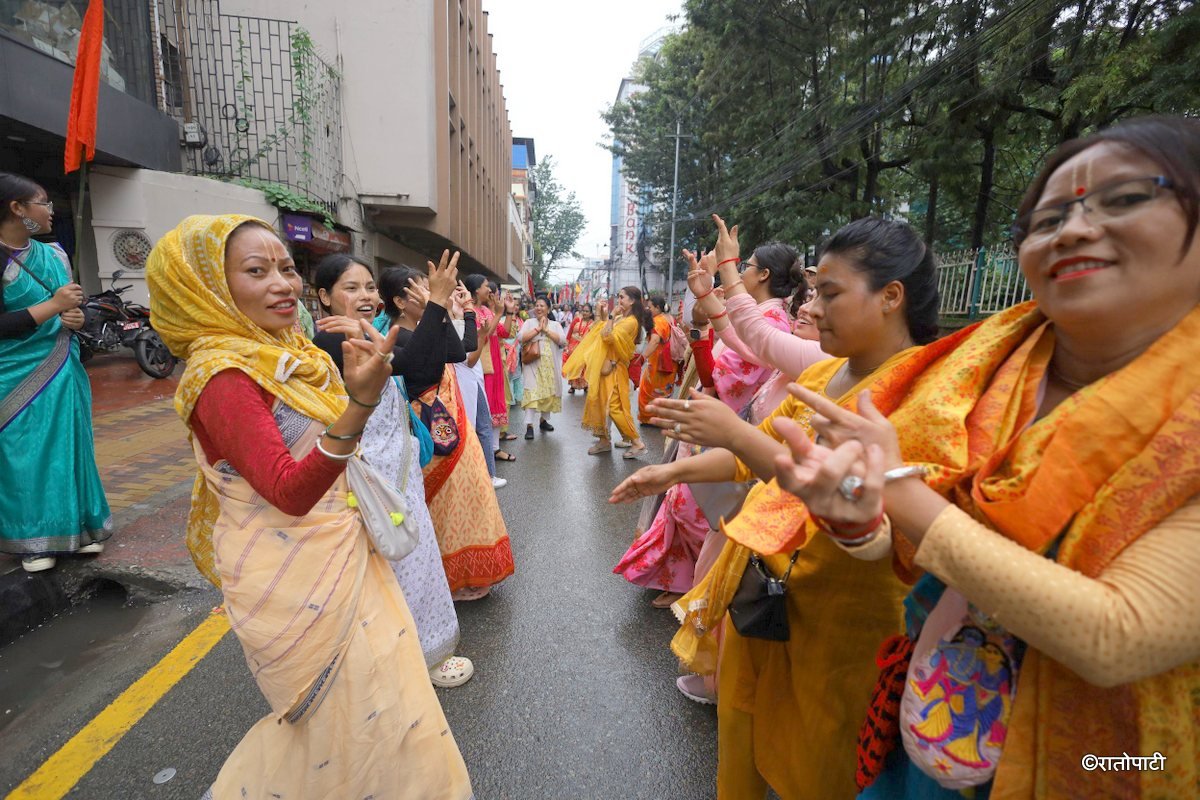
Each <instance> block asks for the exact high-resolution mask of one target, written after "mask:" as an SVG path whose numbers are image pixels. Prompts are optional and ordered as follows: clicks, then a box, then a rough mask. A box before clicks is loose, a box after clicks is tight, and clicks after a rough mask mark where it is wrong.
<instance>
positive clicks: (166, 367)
mask: <svg viewBox="0 0 1200 800" xmlns="http://www.w3.org/2000/svg"><path fill="white" fill-rule="evenodd" d="M133 357H134V358H136V359H137V364H138V366H139V367H141V368H142V372H144V373H146V374H147V375H149V376H150V377H151V378H165V377H167V376H168V375H170V374H171V372H172V371H173V370H174V369H175V365H176V364H177V363H178V362H179V359H177V358H175V356H173V355H171V351H170V350H168V349H167V346H166V345H165V344H163V340H162V339H160V338H159V336H158V334H157V333H155V332H154V331H147V332H146V333H144V334H142V335H141V336H139V337H138V340H137V341H136V342H134V343H133Z"/></svg>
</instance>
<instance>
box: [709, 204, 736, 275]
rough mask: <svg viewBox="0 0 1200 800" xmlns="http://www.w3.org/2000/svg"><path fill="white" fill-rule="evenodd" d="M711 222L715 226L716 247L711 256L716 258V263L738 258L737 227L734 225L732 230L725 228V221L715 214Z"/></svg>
mask: <svg viewBox="0 0 1200 800" xmlns="http://www.w3.org/2000/svg"><path fill="white" fill-rule="evenodd" d="M713 222H715V223H716V224H717V246H716V247H714V248H713V256H714V258H716V260H717V263H718V264H719V263H721V262H722V261H728V260H729V259H731V258H733V259H736V258H739V257H740V255H739V254H740V250H739V248H738V226H737V225H734V226H733V227H732V228H726V227H725V220H723V219H721V218H720V217H719V216H717V215H716V214H713Z"/></svg>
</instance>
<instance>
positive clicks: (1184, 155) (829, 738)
mask: <svg viewBox="0 0 1200 800" xmlns="http://www.w3.org/2000/svg"><path fill="white" fill-rule="evenodd" d="M717 224H718V241H717V245H716V248H715V253H714V254H713V255H712V256H711V257H708V258H701V259H699V260H697V262H696V264H695V265H694V268H693V270H692V271H691V273H690V275H689V286H690V289H691V294H692V295H694V297H695V299H696V303H695V305H696V310H694V311H692V320H693V324H694V325H696V326H697V327H696V332H697V333H698V334H699V337H697V336H695V335H694V336H693V340H694V341H702V340H703V338H704V337H705V336H706V335H707V332H706V330H705V328H704V326H703V325H702V323H703V321H704V319H705V318H708V319H709V320H711V321H712V322H713V325H714V326H716V324H717V322H718V320H719V321H721V322H722V326H723V327H724V326H728V327H730V328H732V329H733V331H734V335H735V336H736V337H737V338H738V339H740V340H741V341H742V344H744V345H745V344H747V343H749V346H748V347H747V349H746V351H745V352H744V353H743V352H742V351H740V350H739V349H738V348H737V346H736V345H735V344H733V343H732V340H722V341H723V343H724V345H725V348H727V349H726V350H725V353H729V352H731V351H732V352H735V353H740V354H741V355H742V357H743V358H745V359H746V361H747V363H752V364H757V365H761V366H762V367H763V368H764V369H765V370H766V371H767V372H770V373H772V374H771V375H768V376H767V377H766V378H765V379H764V380H761V381H757V380H751V381H749V382H747V381H745V380H743V381H740V382H739V383H749V384H751V385H749V386H747V387H746V388H745V389H744V390H743V389H742V387H740V386H738V387H737V389H738V390H739V391H736V392H733V393H723V392H722V391H721V386H720V382H719V381H713V382H711V384H712V386H713V388H712V389H706V390H705V392H697V391H694V390H689V391H686V392H685V393H682V394H680V395H679V396H677V397H675V398H671V399H658V400H654V401H652V402H651V404H650V406H649V412H650V415H651V419H652V421H653V422H654V423H655V424H656V425H659V426H661V427H663V428H664V429H665V431H666V435H667V436H668V437H670V438H672V439H674V440H676V441H677V442H678V443H679V445H678V446H679V451H684V449H685V446H686V447H687V448H688V451H687V455H686V457H680V456H679V454H678V453H676V455H675V457H674V458H673V459H671V460H668V461H666V462H664V463H662V464H658V465H653V466H648V467H645V468H643V469H641V470H639V471H638V472H637V473H635V474H634V475H633V476H631V477H630V478H628V479H627V480H625V481H623V482H622V483H621V484H620V485H619V486H617V487H616V489H615V490H614V491H613V494H612V499H613V501H614V502H630V501H637V500H639V499H640V500H642V502H646V500H645V498H648V497H649V498H654V499H655V501H658V498H660V497H662V496H663V494H664V493H665V497H662V500H661V507H660V508H659V511H658V515H657V517H656V518H655V522H654V525H653V526H652V527H651V528H650V529H649V530H647V531H645V532H641V531H639V533H640V534H641V535H640V536H639V539H638V541H637V542H635V544H634V547H633V548H632V549H631V552H630V554H629V555H627V557H626V559H623V560H622V564H621V565H619V567H618V571H620V572H621V573H622V574H624V575H625V577H626V578H628V579H630V580H632V581H634V582H635V583H638V584H639V585H644V586H653V587H654V588H660V589H662V590H664V591H666V592H669V593H671V596H674V595H675V594H677V593H679V592H681V591H682V592H686V593H685V594H683V596H682V597H679V598H678V599H677V600H675V601H674V604H673V609H674V610H675V612H676V614H677V616H678V617H679V619H680V622H681V626H680V629H679V631H678V634H677V635H676V636H675V638H674V640H673V641H672V643H671V644H672V649H673V650H674V652H675V653H676V654H677V655H678V656H679V657H680V659H681V662H682V663H683V664H684V665H685V668H686V669H687V670H690V671H691V672H692V673H695V675H694V676H692V677H688V676H685V678H683V679H681V681H680V688H681V690H683V691H684V692H685V694H688V695H689V696H692V697H693V699H697V700H701V701H712V700H715V702H716V704H717V720H718V739H719V741H718V769H717V774H718V778H717V795H718V797H720V798H739V800H740V799H741V798H762V797H764V796H766V793H767V790H768V788H769V789H771V790H773V791H774V792H775V793H777V794H778V795H779V796H780V797H782V798H785V800H790V798H808V797H820V798H827V797H828V798H833V797H853V796H855V795H857V796H859V797H860V798H864V799H865V800H873V799H874V798H912V799H913V800H926V799H927V798H946V799H947V800H948V799H949V798H953V797H958V798H987V797H991V798H993V799H994V798H1001V797H1003V798H1035V797H1036V798H1075V797H1089V798H1090V797H1097V798H1098V797H1111V798H1139V797H1140V798H1159V797H1161V798H1167V797H1171V798H1174V797H1195V796H1200V627H1197V626H1196V625H1195V622H1194V619H1195V614H1196V612H1197V611H1200V583H1197V582H1196V580H1195V574H1196V572H1197V569H1198V568H1200V538H1198V536H1200V447H1197V441H1198V436H1200V367H1198V366H1197V362H1196V359H1195V357H1194V352H1195V341H1196V336H1197V333H1198V330H1196V329H1197V326H1200V309H1198V304H1200V244H1198V243H1197V239H1196V229H1197V226H1198V225H1200V123H1198V122H1197V121H1195V120H1190V119H1181V118H1141V119H1134V120H1130V121H1127V122H1124V123H1121V124H1118V125H1116V126H1114V127H1112V128H1109V129H1107V130H1105V131H1101V132H1099V133H1097V134H1094V135H1092V136H1090V137H1088V138H1084V139H1078V140H1073V141H1069V142H1067V143H1065V144H1064V145H1062V146H1061V147H1060V148H1059V149H1058V150H1057V151H1056V152H1055V153H1054V154H1052V155H1051V156H1050V157H1049V159H1048V160H1047V162H1046V164H1045V166H1044V167H1043V169H1042V170H1041V172H1040V173H1039V174H1038V176H1037V177H1036V178H1035V179H1034V181H1033V183H1032V185H1031V186H1030V188H1029V190H1028V192H1027V193H1026V195H1025V198H1024V200H1023V202H1022V204H1021V207H1020V209H1019V211H1018V215H1017V223H1016V225H1015V226H1014V229H1013V237H1014V243H1015V245H1016V247H1017V253H1018V260H1019V265H1020V268H1021V270H1022V272H1023V274H1024V276H1025V278H1026V280H1027V281H1028V283H1029V285H1030V287H1031V288H1032V290H1033V295H1034V297H1035V298H1036V299H1035V300H1033V301H1030V302H1027V303H1022V304H1020V305H1017V306H1015V307H1013V308H1010V309H1008V310H1007V311H1004V312H1002V313H1000V314H997V315H995V316H993V317H991V318H988V319H986V320H985V321H983V322H981V323H978V324H975V325H972V326H970V327H968V328H965V329H963V330H960V331H958V332H956V333H953V334H951V335H948V336H944V337H941V338H939V330H938V318H937V309H938V291H937V275H936V267H935V263H936V262H935V258H934V254H933V253H932V252H931V251H930V249H929V248H928V247H927V246H926V244H925V243H924V242H922V241H921V239H920V237H919V236H917V235H916V233H915V232H914V231H913V230H912V229H911V228H909V227H908V226H907V225H906V224H904V223H903V222H898V221H892V220H885V219H879V218H872V217H868V218H864V219H860V220H857V221H855V222H852V223H850V224H849V225H846V226H845V227H843V228H841V229H840V230H838V231H837V232H836V233H834V234H833V235H832V236H831V237H830V238H829V240H828V241H827V242H826V243H825V245H824V247H823V248H822V251H821V255H820V258H819V261H818V263H817V268H816V270H815V273H814V274H813V275H812V283H813V287H814V288H815V290H816V292H815V297H814V298H813V299H811V300H810V301H808V302H807V303H804V302H803V300H805V299H807V298H808V297H809V295H808V294H807V293H805V294H800V292H802V291H804V287H803V284H800V285H798V286H796V287H795V288H796V292H795V295H794V297H795V302H794V303H793V308H796V309H797V311H798V312H799V314H800V315H801V318H802V319H800V321H799V324H797V325H795V326H794V330H793V331H789V332H784V331H783V330H779V329H777V330H774V331H768V330H767V327H768V326H769V324H770V323H769V322H768V321H767V320H768V317H767V314H768V309H765V308H763V305H764V303H763V301H762V300H761V299H759V298H760V297H761V295H756V294H755V292H754V288H753V287H754V286H756V285H758V283H759V276H760V274H762V273H763V272H764V266H767V265H769V263H770V261H769V260H768V259H767V258H765V257H764V255H765V254H764V253H763V252H762V249H761V248H759V249H756V250H755V254H754V257H753V258H752V259H748V260H746V261H741V260H740V256H739V249H738V241H737V235H736V227H735V228H733V229H731V230H726V228H725V226H724V223H723V222H722V221H720V220H719V219H718V220H717ZM767 269H768V271H769V266H767ZM714 272H715V273H717V274H719V275H720V279H721V280H720V284H721V287H723V292H722V289H721V288H717V289H714V288H713V281H712V275H713V274H714ZM739 272H740V274H739ZM746 276H750V278H749V279H747V277H746ZM780 286H781V287H782V285H781V284H780ZM722 293H723V294H724V298H723V300H722V299H719V296H720V295H721V294H722ZM756 300H757V301H758V302H757V303H756V302H755V301H756ZM810 321H811V323H815V328H816V331H817V333H818V334H819V335H818V337H817V339H816V340H815V341H814V340H805V339H804V338H802V337H805V336H806V331H809V330H811V327H810V325H809V324H808V323H809V322H810ZM793 334H794V335H793ZM807 335H808V336H811V334H807ZM701 355H702V353H701V351H699V350H698V352H697V354H696V356H697V357H696V359H695V360H696V362H697V366H699V362H700V361H701ZM718 361H719V358H718ZM773 382H774V383H775V385H774V387H772V383H773ZM755 384H756V386H757V388H755ZM706 385H707V384H706ZM685 388H688V387H686V386H685ZM747 392H749V393H751V394H752V395H753V396H752V397H751V399H750V401H749V405H748V406H747V405H745V399H744V398H745V396H746V393H747ZM735 396H736V397H737V398H738V399H734V398H735ZM731 400H732V402H731ZM756 407H757V408H756ZM721 487H724V489H725V491H721ZM684 491H687V492H688V493H689V494H688V495H684V494H683V492H684ZM672 493H675V494H674V495H673V494H672ZM681 498H683V499H681ZM692 503H695V505H696V506H697V507H698V508H699V510H700V512H701V513H695V512H694V511H692V510H691V504H692ZM697 545H698V546H697ZM689 568H691V569H692V574H691V575H690V576H688V575H687V573H688V569H689Z"/></svg>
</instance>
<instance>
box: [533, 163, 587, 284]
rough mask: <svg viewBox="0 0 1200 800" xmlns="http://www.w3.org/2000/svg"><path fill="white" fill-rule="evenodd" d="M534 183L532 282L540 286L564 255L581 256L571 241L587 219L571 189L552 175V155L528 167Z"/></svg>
mask: <svg viewBox="0 0 1200 800" xmlns="http://www.w3.org/2000/svg"><path fill="white" fill-rule="evenodd" d="M529 172H530V177H531V178H532V182H533V185H534V192H535V194H534V198H533V205H532V206H531V208H530V211H531V214H532V217H533V259H534V261H533V282H534V285H535V286H536V287H537V288H539V289H543V288H545V287H547V286H548V285H549V283H550V280H549V278H550V271H551V270H552V269H554V266H555V265H556V264H559V263H560V262H561V261H562V260H563V259H565V258H581V257H582V256H580V255H579V253H577V252H575V244H576V243H577V242H578V241H579V237H580V236H582V235H583V229H584V227H585V226H586V225H587V219H586V218H585V217H584V215H583V209H582V207H581V206H580V204H579V200H577V199H576V198H575V192H572V191H567V190H566V189H565V188H564V187H563V185H562V184H560V183H559V182H558V179H557V178H555V177H554V158H553V157H552V156H545V157H544V158H542V160H541V161H540V162H538V163H537V164H536V165H534V166H533V167H532V168H531V169H530V170H529Z"/></svg>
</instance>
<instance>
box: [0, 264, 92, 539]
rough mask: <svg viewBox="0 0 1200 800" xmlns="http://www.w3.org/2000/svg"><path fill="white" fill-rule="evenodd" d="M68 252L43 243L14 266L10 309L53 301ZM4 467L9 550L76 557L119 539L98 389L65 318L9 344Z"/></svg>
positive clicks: (4, 372)
mask: <svg viewBox="0 0 1200 800" xmlns="http://www.w3.org/2000/svg"><path fill="white" fill-rule="evenodd" d="M61 252H62V251H61V250H58V249H57V248H55V247H51V246H50V245H46V244H42V243H41V242H38V241H34V242H33V243H32V246H31V247H30V248H29V250H27V251H26V252H25V253H23V254H21V255H20V256H19V258H20V259H21V261H22V262H24V264H25V268H24V269H22V268H21V267H20V266H19V265H17V263H16V262H15V261H10V262H8V264H6V265H5V268H4V270H3V279H2V280H3V290H4V307H5V309H6V310H8V311H18V310H20V309H23V308H29V307H30V306H34V305H37V304H38V303H41V302H44V301H46V300H48V299H50V296H51V291H53V290H55V289H57V288H59V287H60V286H62V285H64V284H66V283H67V282H68V281H69V280H70V278H69V277H68V274H67V269H66V265H65V263H64V259H65V256H60V255H59V254H60V253H61ZM29 273H32V275H30V274H29ZM34 276H36V278H35V277H34ZM43 284H44V286H43ZM0 465H3V467H2V468H0V552H5V553H15V554H18V555H33V554H39V553H71V552H74V551H75V550H78V549H79V548H80V547H82V546H84V545H87V544H91V543H93V542H100V541H103V540H105V539H107V538H108V537H109V535H110V533H109V531H110V530H111V528H112V514H111V513H110V512H109V508H108V500H107V499H106V498H105V496H104V487H103V486H102V485H101V483H100V473H99V470H97V468H96V455H95V449H94V446H93V443H92V389H91V386H90V385H89V383H88V378H87V373H85V372H84V369H83V364H82V363H80V361H79V344H78V343H77V342H76V341H75V340H74V338H73V337H72V336H71V332H70V331H69V330H67V329H66V328H64V327H63V324H62V320H60V319H59V318H58V317H57V316H56V317H53V318H51V319H49V320H46V321H45V322H43V323H42V324H41V325H39V326H38V327H37V328H36V329H35V330H33V331H31V332H29V333H26V334H22V335H21V336H17V337H14V338H6V339H0Z"/></svg>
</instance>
